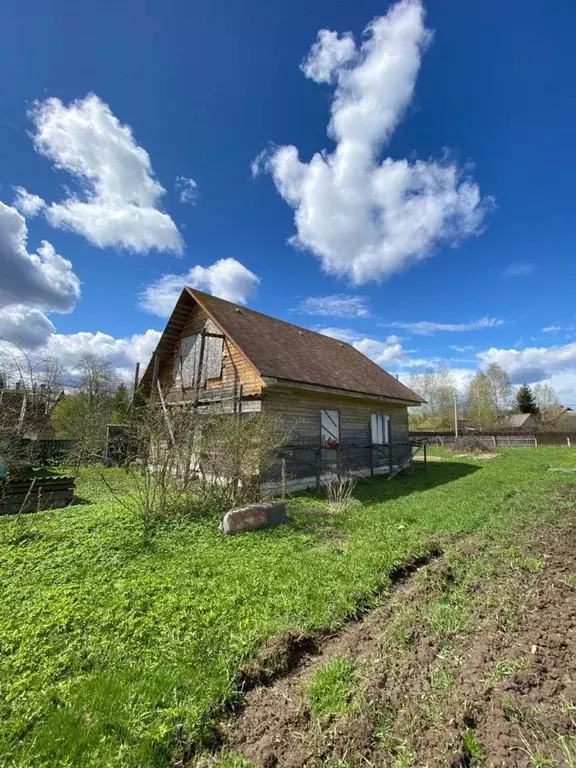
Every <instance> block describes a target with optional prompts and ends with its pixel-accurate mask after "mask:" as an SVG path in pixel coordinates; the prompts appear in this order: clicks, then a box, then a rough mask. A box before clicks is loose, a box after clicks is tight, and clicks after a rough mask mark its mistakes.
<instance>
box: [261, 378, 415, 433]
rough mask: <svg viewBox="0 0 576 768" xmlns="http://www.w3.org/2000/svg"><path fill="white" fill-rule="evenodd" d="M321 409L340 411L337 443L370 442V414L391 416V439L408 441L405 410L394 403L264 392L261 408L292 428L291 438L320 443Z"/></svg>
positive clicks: (318, 395)
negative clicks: (277, 416) (276, 415)
mask: <svg viewBox="0 0 576 768" xmlns="http://www.w3.org/2000/svg"><path fill="white" fill-rule="evenodd" d="M322 408H329V409H332V410H337V411H339V413H340V442H341V443H350V442H362V441H363V442H366V444H368V443H369V442H370V420H371V417H372V414H373V413H388V414H390V416H391V419H390V422H391V432H392V441H393V442H394V441H396V442H398V441H401V442H406V441H408V409H407V407H406V406H404V405H399V404H397V403H384V402H382V403H378V402H369V401H365V400H355V399H353V398H350V397H346V396H342V397H338V396H335V395H320V394H316V393H314V394H309V393H305V392H298V391H296V390H294V391H293V392H280V391H278V392H274V391H270V390H269V391H267V392H266V393H265V396H264V400H263V405H262V410H263V411H265V412H266V413H276V414H278V415H279V416H281V417H282V419H283V420H284V423H285V424H286V425H287V426H289V427H290V428H291V430H292V438H291V439H292V441H293V442H295V443H298V442H310V443H312V442H316V443H318V444H319V442H320V411H321V409H322Z"/></svg>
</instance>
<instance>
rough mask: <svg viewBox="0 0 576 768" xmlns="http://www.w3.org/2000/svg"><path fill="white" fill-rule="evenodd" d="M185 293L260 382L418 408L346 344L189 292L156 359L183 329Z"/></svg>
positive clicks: (407, 393)
mask: <svg viewBox="0 0 576 768" xmlns="http://www.w3.org/2000/svg"><path fill="white" fill-rule="evenodd" d="M186 293H188V295H189V296H191V297H192V298H193V299H194V300H195V301H197V302H198V304H199V305H200V306H201V307H202V308H203V309H204V310H205V311H206V312H207V313H208V314H209V315H210V316H211V317H212V319H213V320H214V322H215V323H216V324H217V325H218V326H220V328H221V329H222V331H223V332H224V333H225V334H226V335H227V336H228V337H229V338H230V339H231V341H232V342H233V343H234V344H235V345H236V346H237V347H238V349H239V350H240V352H242V354H243V355H244V356H245V357H246V358H247V360H249V362H250V363H252V365H253V366H254V367H255V368H256V370H257V371H258V373H259V374H260V375H261V376H264V377H270V378H275V379H282V380H284V381H293V382H298V383H302V384H313V385H317V386H320V387H330V388H334V389H340V390H346V391H349V392H359V393H362V394H367V395H378V396H381V397H386V398H391V399H395V400H403V401H407V402H411V403H422V402H424V401H423V400H422V398H421V397H420V396H419V395H417V394H415V393H414V392H412V391H411V390H410V389H408V387H405V386H404V385H403V384H401V383H400V382H399V381H397V380H396V379H395V378H394V377H393V376H391V375H390V374H389V373H387V372H386V371H384V370H383V369H382V368H380V366H379V365H376V363H373V362H372V361H371V360H369V359H368V358H367V357H366V356H365V355H363V354H362V353H361V352H359V351H358V350H357V349H355V348H354V347H352V346H351V345H350V344H347V343H346V342H343V341H338V340H337V339H333V338H331V337H330V336H324V335H323V334H321V333H315V332H314V331H309V330H307V329H306V328H300V327H299V326H297V325H292V323H286V322H284V321H283V320H278V319H277V318H275V317H270V316H268V315H264V314H262V313H261V312H255V311H254V310H252V309H247V308H246V307H240V306H238V305H236V304H232V303H231V302H229V301H224V300H223V299H219V298H216V297H215V296H211V295H209V294H207V293H203V292H201V291H197V290H195V289H193V288H185V289H184V291H183V293H182V295H181V297H180V299H179V301H178V304H177V305H176V309H175V312H174V314H173V316H172V317H171V318H170V320H169V322H168V325H167V327H166V331H165V332H164V334H163V336H162V339H161V340H160V343H159V345H158V351H159V353H160V352H162V351H164V352H165V353H167V352H168V349H167V344H168V343H169V342H170V340H171V339H174V338H175V336H176V335H177V333H178V332H179V331H178V328H177V327H176V326H183V322H182V318H183V312H182V310H183V309H184V307H185V306H186V305H187V303H188V302H187V301H186V299H187V297H186ZM171 324H172V328H171ZM150 370H151V366H150V365H149V366H148V369H147V371H146V374H145V376H144V378H149V376H150ZM143 383H144V379H143Z"/></svg>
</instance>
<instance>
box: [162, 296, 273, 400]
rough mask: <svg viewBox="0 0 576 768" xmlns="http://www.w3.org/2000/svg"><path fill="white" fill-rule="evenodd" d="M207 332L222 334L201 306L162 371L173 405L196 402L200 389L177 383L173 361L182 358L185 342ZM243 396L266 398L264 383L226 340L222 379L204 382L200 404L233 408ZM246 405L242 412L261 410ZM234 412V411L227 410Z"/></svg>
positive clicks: (166, 393)
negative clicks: (180, 350)
mask: <svg viewBox="0 0 576 768" xmlns="http://www.w3.org/2000/svg"><path fill="white" fill-rule="evenodd" d="M203 330H207V331H208V332H209V333H214V332H218V330H217V329H216V327H215V326H214V324H213V323H212V321H211V320H210V319H209V317H208V315H207V314H206V312H205V311H204V310H203V309H202V308H201V307H200V306H198V305H195V306H194V307H193V308H192V310H191V312H190V316H189V317H188V319H187V320H186V322H185V324H184V326H183V328H182V331H181V332H180V335H179V337H178V340H177V341H176V342H175V343H174V346H173V350H172V359H169V358H168V357H167V356H166V358H165V361H164V363H163V365H162V366H161V368H160V372H159V379H160V383H161V385H162V390H163V392H164V396H165V398H166V400H167V401H168V402H169V403H174V402H179V401H192V400H193V399H195V396H196V387H194V386H186V387H183V386H182V384H181V382H180V380H177V381H174V375H173V361H174V360H175V359H177V357H178V350H179V348H180V343H181V341H182V339H185V338H187V337H188V336H192V335H193V334H197V333H201V332H202V331H203ZM240 392H241V394H242V398H243V399H245V398H252V399H253V400H257V398H258V397H259V396H260V395H261V394H262V380H261V378H260V376H259V374H258V372H257V371H256V370H255V369H254V367H253V366H252V365H251V364H250V363H248V362H247V360H246V359H245V358H244V356H243V355H242V354H241V353H240V352H239V350H238V349H237V348H236V347H235V346H234V344H233V343H232V342H231V341H230V340H229V339H228V338H226V337H225V338H224V345H223V351H222V372H221V376H220V378H218V379H208V380H207V381H206V382H203V383H202V384H201V386H200V388H199V389H198V401H199V402H203V401H204V402H212V403H214V404H216V403H222V404H225V403H228V404H229V405H231V404H232V402H233V401H234V398H239V396H240ZM245 405H247V404H245V403H244V404H243V408H242V410H259V409H258V408H255V407H254V405H255V403H253V404H252V406H251V407H250V408H246V407H245ZM226 410H232V408H226Z"/></svg>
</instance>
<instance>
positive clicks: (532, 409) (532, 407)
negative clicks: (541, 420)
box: [516, 384, 538, 414]
mask: <svg viewBox="0 0 576 768" xmlns="http://www.w3.org/2000/svg"><path fill="white" fill-rule="evenodd" d="M516 410H517V411H518V412H519V413H534V414H537V413H538V406H537V405H536V399H535V398H534V393H533V392H532V390H531V389H530V387H529V386H528V385H527V384H523V385H522V386H521V387H519V388H518V391H517V392H516Z"/></svg>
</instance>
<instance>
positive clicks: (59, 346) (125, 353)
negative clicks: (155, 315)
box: [38, 329, 161, 381]
mask: <svg viewBox="0 0 576 768" xmlns="http://www.w3.org/2000/svg"><path fill="white" fill-rule="evenodd" d="M160 336H161V334H160V332H159V331H155V330H152V329H149V330H147V331H145V332H144V333H137V334H134V335H133V336H130V337H127V338H115V337H114V336H110V335H108V334H106V333H101V332H100V331H98V332H96V333H90V332H87V331H80V332H78V333H71V334H61V333H54V334H52V335H51V336H50V337H49V339H48V340H47V342H46V344H45V345H44V346H43V347H42V348H41V349H39V350H38V353H41V354H47V355H54V356H55V357H57V358H58V359H59V360H60V361H61V362H62V364H63V366H64V368H65V370H66V371H69V372H71V373H74V370H75V368H76V367H77V365H78V362H79V360H80V358H81V357H82V355H83V354H86V353H87V352H90V353H92V354H95V355H98V356H100V357H103V358H104V359H105V360H108V361H109V362H110V363H112V365H113V366H114V368H115V370H116V372H117V374H118V376H119V377H120V378H121V379H123V380H124V381H131V380H132V379H133V377H134V366H135V364H136V363H137V362H140V363H142V365H143V367H144V368H145V367H146V365H147V363H148V361H149V360H150V357H151V356H152V353H153V352H154V350H155V348H156V345H157V344H158V341H159V340H160Z"/></svg>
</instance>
